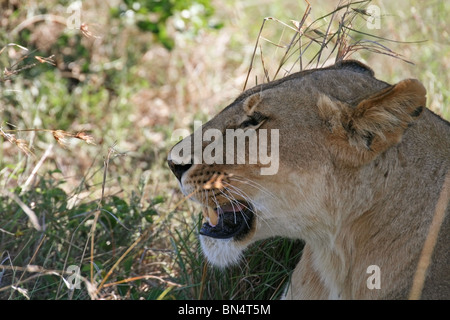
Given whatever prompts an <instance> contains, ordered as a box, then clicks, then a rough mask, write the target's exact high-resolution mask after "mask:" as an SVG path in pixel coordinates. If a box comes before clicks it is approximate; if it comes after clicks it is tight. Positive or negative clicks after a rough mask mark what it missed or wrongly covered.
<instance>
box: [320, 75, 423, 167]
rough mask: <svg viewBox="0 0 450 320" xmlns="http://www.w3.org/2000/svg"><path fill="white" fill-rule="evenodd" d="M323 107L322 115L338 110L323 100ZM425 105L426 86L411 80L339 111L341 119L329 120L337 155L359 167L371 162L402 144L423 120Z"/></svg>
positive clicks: (336, 106) (321, 109)
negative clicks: (333, 109)
mask: <svg viewBox="0 0 450 320" xmlns="http://www.w3.org/2000/svg"><path fill="white" fill-rule="evenodd" d="M320 101H321V100H320V99H319V102H320ZM330 103H331V104H330ZM322 104H323V105H324V106H325V107H324V106H322V107H320V106H319V114H320V115H322V114H324V113H325V114H330V110H331V109H332V107H331V106H333V105H334V108H338V105H336V104H333V102H331V101H329V102H328V101H324V100H323V99H322ZM425 105H426V90H425V88H424V86H423V85H422V84H421V83H420V82H419V81H417V80H413V79H408V80H403V81H401V82H399V83H398V84H396V85H393V86H389V87H388V88H385V89H383V90H381V91H379V92H377V93H376V94H374V95H372V96H370V97H369V98H367V99H364V100H362V101H361V102H359V103H358V105H357V106H356V107H354V108H352V107H350V106H347V107H344V108H342V107H340V108H338V109H339V112H337V114H338V120H337V119H336V112H335V113H334V114H335V116H334V117H328V119H327V123H328V124H329V125H331V127H332V131H333V134H332V141H333V144H334V145H335V148H337V149H338V150H336V151H335V153H336V155H337V156H338V157H339V158H341V159H343V160H344V159H345V160H347V162H348V163H349V164H351V165H356V166H358V165H362V164H364V163H366V162H369V161H371V160H372V159H373V158H375V156H377V155H378V154H380V153H382V152H384V151H386V150H387V149H388V148H390V147H391V146H393V145H395V144H397V143H399V142H400V141H401V139H402V136H403V133H404V131H405V130H406V128H408V126H410V125H411V124H412V122H413V121H415V120H416V119H417V118H419V117H420V115H421V114H422V112H423V110H424V108H425ZM324 110H325V111H324ZM322 118H323V116H322ZM330 119H332V120H330ZM337 121H339V126H337V123H336V122H337Z"/></svg>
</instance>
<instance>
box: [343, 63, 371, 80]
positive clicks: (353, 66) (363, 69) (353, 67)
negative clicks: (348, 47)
mask: <svg viewBox="0 0 450 320" xmlns="http://www.w3.org/2000/svg"><path fill="white" fill-rule="evenodd" d="M334 68H335V69H345V70H350V71H354V72H358V73H363V74H367V75H368V76H371V77H373V76H375V73H374V72H373V70H372V69H371V68H369V67H368V66H366V65H365V64H363V63H361V62H359V61H356V60H341V61H339V62H337V63H336V64H335V65H334Z"/></svg>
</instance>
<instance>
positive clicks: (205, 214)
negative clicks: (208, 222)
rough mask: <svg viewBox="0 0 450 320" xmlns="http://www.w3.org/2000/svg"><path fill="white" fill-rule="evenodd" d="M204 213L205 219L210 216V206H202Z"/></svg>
mask: <svg viewBox="0 0 450 320" xmlns="http://www.w3.org/2000/svg"><path fill="white" fill-rule="evenodd" d="M202 214H203V217H204V218H205V219H208V217H209V215H208V208H206V207H203V208H202Z"/></svg>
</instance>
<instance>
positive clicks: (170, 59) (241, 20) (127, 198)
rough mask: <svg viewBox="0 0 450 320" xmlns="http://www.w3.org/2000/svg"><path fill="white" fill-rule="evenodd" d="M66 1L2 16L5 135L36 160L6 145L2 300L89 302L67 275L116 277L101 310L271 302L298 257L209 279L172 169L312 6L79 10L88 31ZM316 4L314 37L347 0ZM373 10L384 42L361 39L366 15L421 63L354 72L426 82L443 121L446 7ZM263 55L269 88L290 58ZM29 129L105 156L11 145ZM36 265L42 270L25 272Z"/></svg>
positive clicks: (126, 5)
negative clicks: (184, 140)
mask: <svg viewBox="0 0 450 320" xmlns="http://www.w3.org/2000/svg"><path fill="white" fill-rule="evenodd" d="M73 3H74V1H66V0H46V1H37V0H27V1H17V0H7V1H3V2H1V4H0V50H2V51H1V53H0V128H1V129H2V130H4V132H5V133H6V132H8V134H14V139H16V141H17V140H20V141H21V143H25V144H26V145H27V146H29V148H30V150H31V151H32V152H33V155H26V154H25V153H24V152H23V151H22V149H21V148H19V147H18V146H17V145H15V144H14V143H10V142H9V141H8V139H6V138H5V137H4V136H3V138H2V139H3V143H2V148H0V191H1V192H0V298H9V299H25V298H30V299H39V298H40V299H88V298H90V297H91V296H90V294H92V292H90V291H89V290H88V287H87V286H86V284H85V282H83V283H82V290H70V289H68V288H67V287H66V286H65V285H64V281H63V280H62V279H61V276H57V275H55V274H51V272H50V271H55V273H56V274H59V275H64V276H67V275H66V274H65V273H64V272H65V270H67V267H68V266H70V265H76V266H78V267H79V268H80V270H81V275H82V276H83V277H84V279H86V280H87V281H89V282H91V283H93V284H95V285H97V286H99V285H100V283H101V282H102V280H103V279H105V277H106V275H107V273H108V272H109V271H110V270H112V274H111V276H110V277H109V279H108V281H107V284H108V285H107V286H103V287H102V288H101V290H100V292H99V295H100V297H102V298H111V299H113V298H119V299H139V298H144V299H156V298H161V299H162V298H164V299H177V298H188V299H197V298H202V299H219V298H225V299H231V298H233V299H246V298H256V299H270V298H278V297H279V296H280V294H281V292H282V291H283V285H284V284H285V283H286V281H287V280H288V278H289V274H290V271H291V270H292V268H293V266H294V265H295V263H296V261H298V258H299V252H300V248H301V243H299V242H294V241H289V240H284V239H270V240H266V241H263V242H260V243H258V244H256V245H255V246H253V247H252V248H251V249H250V250H249V252H248V253H247V255H246V257H245V259H244V263H243V266H239V267H235V268H231V269H230V270H227V271H218V270H215V269H214V268H212V267H210V266H208V265H206V264H205V262H204V259H203V257H202V254H201V252H200V251H199V249H198V243H197V239H196V235H197V233H198V228H199V226H200V219H201V215H200V210H199V208H198V207H196V206H195V205H194V204H193V203H190V202H189V201H185V199H184V198H183V196H182V195H181V194H180V192H179V189H178V186H177V182H176V181H175V180H176V179H174V177H173V176H172V174H171V173H170V172H169V170H168V168H167V166H166V155H167V151H168V150H169V148H170V147H171V146H172V145H173V143H174V141H171V133H172V132H173V130H174V129H176V128H188V129H192V123H193V120H194V119H202V120H207V119H208V118H210V117H211V116H212V115H214V114H215V113H216V112H217V111H218V110H220V109H221V108H223V107H224V106H225V105H227V103H229V102H230V101H231V100H232V99H233V98H234V97H235V96H237V95H238V94H239V93H240V92H241V90H242V88H243V85H244V82H245V79H246V76H247V72H248V68H249V65H250V60H251V59H252V56H253V49H254V45H255V42H256V39H257V36H258V34H259V32H260V28H261V24H262V22H263V18H265V17H268V16H272V17H275V18H277V19H278V20H280V21H283V22H285V23H286V24H289V23H291V20H295V21H300V20H301V19H302V17H303V14H304V10H305V8H306V3H305V2H302V1H283V2H273V1H263V2H261V1H256V0H254V1H240V0H229V1H221V2H219V1H214V0H160V1H153V0H148V1H147V0H136V1H132V0H116V1H111V2H109V1H100V0H95V1H83V2H79V4H81V7H80V8H81V11H80V13H81V21H80V22H81V23H82V24H81V25H80V26H79V27H78V28H69V27H68V26H67V24H66V22H67V19H69V17H70V15H71V14H72V13H71V12H68V11H67V9H68V7H69V6H70V5H72V4H73ZM310 3H311V7H312V13H311V16H310V17H309V18H308V19H309V23H311V22H312V21H314V20H315V19H318V18H320V17H323V16H324V15H326V14H328V13H330V12H332V11H333V10H334V8H335V6H336V5H337V3H338V1H310ZM372 3H374V4H376V5H378V6H379V7H380V9H381V13H382V17H381V28H380V29H379V30H370V29H368V28H367V26H366V22H367V21H366V20H365V19H364V16H362V17H361V18H360V19H359V20H355V25H354V28H356V29H358V30H361V31H363V32H366V33H370V34H376V36H377V37H382V38H386V39H392V40H395V42H392V41H380V40H379V38H371V40H373V41H380V42H381V43H382V44H383V45H386V46H387V47H389V48H390V49H392V50H393V51H394V52H397V53H401V54H402V57H403V58H404V59H405V60H408V61H411V62H413V63H414V64H407V63H405V62H403V61H402V60H399V59H395V58H392V57H388V56H385V55H380V54H375V53H373V52H372V53H371V52H368V51H364V50H362V51H358V52H356V53H355V54H354V55H353V56H352V58H356V59H361V60H363V61H365V62H366V63H367V64H369V65H370V66H372V68H373V69H374V70H375V72H376V76H377V77H378V78H380V79H383V80H385V81H388V82H396V81H399V80H401V79H404V78H407V77H414V78H418V79H420V80H421V81H422V82H423V83H424V85H425V87H426V88H427V90H428V106H429V108H431V109H432V110H434V111H435V112H437V113H439V114H441V115H442V116H444V117H446V118H447V119H450V108H449V107H448V106H449V104H450V92H449V90H450V89H449V88H448V83H449V80H450V79H449V73H448V72H447V70H448V69H449V67H450V43H449V40H448V39H449V35H448V30H447V25H448V23H447V18H446V17H447V16H448V14H450V3H449V2H446V1H434V2H431V3H423V2H420V1H404V0H402V1H399V2H395V3H394V2H388V1H373V2H372ZM330 19H331V17H330V16H328V17H327V18H326V19H324V20H320V21H319V22H320V23H319V24H318V25H317V28H318V29H319V27H320V30H323V27H324V26H326V25H327V23H328V22H329V21H330ZM262 36H264V38H266V39H269V40H270V41H272V42H273V43H276V44H279V45H280V46H281V45H286V44H288V43H289V41H290V40H291V39H292V33H290V29H289V28H287V27H286V26H285V25H282V24H281V23H278V22H276V21H275V20H271V21H269V22H268V23H267V25H266V27H265V29H264V30H263V33H262ZM353 36H354V38H353V40H354V41H356V40H358V39H360V38H361V35H357V34H354V35H353ZM422 40H426V42H421V41H422ZM261 50H262V51H263V52H264V54H263V59H264V64H265V68H267V69H268V70H270V71H271V72H272V73H271V74H273V70H276V68H277V67H278V65H279V62H280V59H281V57H282V56H283V53H284V50H283V49H282V48H280V47H279V46H274V45H273V44H272V43H270V42H268V41H262V42H261ZM313 55H314V50H312V53H311V55H310V56H308V55H305V59H307V58H309V59H311V58H312V56H313ZM261 60H262V59H261V54H260V52H257V56H256V58H255V65H254V69H253V70H252V75H251V77H250V82H249V85H248V87H249V86H251V85H253V84H255V83H256V82H257V81H259V82H261V81H262V79H264V77H265V76H264V70H263V67H262V64H261ZM322 62H326V57H323V60H322ZM293 65H294V69H293V70H294V71H295V63H294V64H293ZM286 68H288V67H286ZM289 68H290V67H289ZM32 128H40V129H46V130H64V131H65V132H71V133H78V132H86V133H87V134H89V135H91V136H93V137H94V139H95V143H96V144H95V145H88V144H86V143H85V142H83V141H80V140H79V139H78V140H77V139H70V138H68V139H67V141H66V144H65V146H63V147H62V146H59V145H58V144H57V142H56V141H55V138H54V136H53V134H52V132H54V131H14V130H21V129H32ZM8 130H10V131H8ZM11 130H12V131H11ZM53 146H54V147H53ZM109 155H111V157H109ZM11 194H13V195H15V196H14V197H11ZM17 200H19V201H17ZM21 203H22V204H24V205H25V206H26V207H27V208H29V209H30V210H31V211H33V212H34V213H35V215H36V216H37V218H38V221H39V223H40V225H41V226H42V227H43V230H41V231H39V230H36V229H35V228H34V227H33V225H32V224H31V223H30V220H29V217H28V216H27V214H26V213H25V211H24V208H23V206H22V205H21ZM96 217H97V218H98V219H97V218H96ZM93 225H94V226H95V228H94V229H93V228H92V226H93ZM92 230H94V231H95V232H94V233H92ZM140 237H143V238H142V239H141V238H140ZM136 241H137V242H136ZM134 243H136V245H135V246H133V244H134ZM130 248H131V249H132V250H131V251H130V252H127V251H128V249H130ZM119 259H120V260H119ZM118 261H119V262H120V263H119V264H118V265H116V263H117V262H118ZM27 265H36V266H40V267H41V268H42V269H39V270H38V271H36V270H34V271H33V270H31V271H30V270H28V271H26V270H25V271H24V268H26V266H27ZM20 268H22V269H20ZM91 270H94V272H93V274H91ZM13 286H14V287H13ZM18 288H20V290H19V289H18Z"/></svg>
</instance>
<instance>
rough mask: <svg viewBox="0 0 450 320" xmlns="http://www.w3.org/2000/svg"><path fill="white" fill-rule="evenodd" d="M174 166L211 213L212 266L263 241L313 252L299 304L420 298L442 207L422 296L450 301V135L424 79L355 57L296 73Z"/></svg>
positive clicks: (222, 120)
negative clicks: (383, 76)
mask: <svg viewBox="0 0 450 320" xmlns="http://www.w3.org/2000/svg"><path fill="white" fill-rule="evenodd" d="M233 130H234V131H233ZM238 130H241V131H239V132H241V134H242V135H244V138H245V139H244V141H247V142H248V143H247V144H245V145H244V146H241V147H237V148H234V149H233V152H234V153H235V154H231V156H230V150H229V148H230V146H231V144H229V140H232V139H228V140H227V141H226V139H225V136H226V135H227V134H228V133H229V132H232V131H233V132H237V131H238ZM212 133H213V134H212ZM213 136H214V139H212V138H211V137H213ZM222 136H223V139H222ZM196 137H201V138H203V139H202V141H201V143H200V144H198V143H197V145H194V144H195V143H192V142H193V141H194V140H195V139H196ZM234 138H236V137H234ZM234 138H233V140H234ZM275 138H277V139H275ZM261 141H262V142H261ZM213 142H214V143H213ZM252 143H253V145H254V144H256V147H255V146H252ZM181 146H184V147H181ZM186 146H187V147H186ZM180 150H181V151H180ZM261 150H264V151H266V154H265V155H266V156H267V155H269V154H270V155H271V158H270V159H271V160H272V161H271V162H272V163H268V161H267V157H266V158H264V157H263V155H264V153H261ZM199 152H200V153H199ZM202 152H203V153H202ZM198 154H200V155H203V157H204V156H205V154H207V155H209V159H208V161H206V160H205V158H203V159H202V158H201V159H198ZM255 154H256V156H255ZM220 156H222V157H220ZM196 157H197V158H196ZM211 158H213V160H217V161H210V160H211ZM223 159H226V160H227V161H223ZM220 160H222V161H220ZM263 160H264V161H263ZM168 163H169V166H170V168H171V169H172V171H173V172H174V174H175V175H176V177H177V178H178V180H179V182H180V186H181V190H182V192H183V193H184V194H185V195H188V196H190V198H191V199H193V200H194V201H196V202H198V203H200V204H201V205H202V206H203V207H204V216H205V218H206V220H207V221H206V222H205V224H204V225H203V227H202V229H201V231H200V241H201V246H202V249H203V251H204V253H205V256H206V257H207V259H208V260H209V261H210V262H211V263H212V264H215V265H217V266H220V267H226V266H228V265H230V264H234V263H237V262H238V261H239V260H240V257H241V255H242V252H243V251H244V250H245V249H246V248H247V247H248V246H249V245H250V244H252V243H254V242H255V241H257V240H260V239H265V238H269V237H273V236H282V237H288V238H293V239H302V240H304V241H305V243H306V245H305V247H304V250H303V254H302V258H301V260H300V262H299V263H298V265H297V266H296V268H295V270H294V271H293V273H292V277H291V281H290V283H289V285H288V287H287V290H286V293H285V296H284V297H285V298H287V299H393V298H395V299H404V298H408V294H409V292H410V290H411V287H412V283H413V279H414V275H415V273H416V270H417V268H418V261H419V259H420V256H421V253H422V251H423V247H424V243H425V240H426V238H427V235H428V234H429V230H430V225H431V224H432V221H433V218H434V216H435V212H436V209H437V208H436V207H437V203H438V201H440V203H441V207H442V203H443V204H444V208H446V209H444V211H445V213H446V215H445V217H444V220H443V222H442V223H441V224H440V225H438V227H440V231H439V233H438V237H437V241H436V245H434V246H432V249H434V250H433V251H432V254H431V264H430V265H429V267H428V271H427V274H426V279H425V283H424V287H423V290H422V298H427V299H449V298H450V270H449V266H450V246H449V243H450V238H449V237H450V236H449V231H450V222H449V220H450V219H449V217H448V216H449V207H448V206H447V207H445V206H446V205H447V204H448V198H449V191H448V190H450V186H448V187H446V188H444V181H445V177H446V175H448V172H449V171H450V124H449V123H448V122H446V121H445V120H443V119H441V118H440V117H439V116H437V115H436V114H434V113H433V112H432V111H430V110H429V109H427V108H426V90H425V88H424V87H423V85H422V84H421V83H420V82H419V81H417V80H413V79H407V80H403V81H400V82H399V83H397V84H395V85H390V84H388V83H386V82H383V81H380V80H377V79H376V78H375V77H374V72H373V71H372V70H371V69H370V68H369V67H367V66H365V65H363V64H362V63H359V62H357V61H353V60H348V61H342V62H340V63H337V64H335V65H333V66H331V67H327V68H322V69H315V70H307V71H302V72H299V73H295V74H292V75H289V76H287V77H285V78H283V79H280V80H277V81H273V82H270V83H267V84H262V85H259V86H256V87H254V88H252V89H249V90H247V91H245V92H244V93H242V94H241V95H240V96H239V97H238V98H237V99H236V100H235V101H234V102H233V103H231V104H230V105H229V106H228V107H226V108H225V109H224V110H222V111H221V112H220V113H219V114H218V115H216V116H215V117H214V118H213V119H212V120H210V121H209V122H207V123H206V124H204V125H203V126H202V127H201V128H200V129H198V130H197V131H196V132H194V133H193V134H192V135H191V136H189V137H187V138H185V139H184V140H182V141H181V142H180V143H179V144H177V145H176V146H174V148H173V149H172V151H171V152H170V153H169V157H168ZM274 163H276V165H274ZM270 166H272V168H273V169H275V172H272V173H270V174H267V172H266V174H263V173H264V171H263V170H264V169H268V167H270ZM272 171H273V170H272ZM448 181H450V179H447V182H448ZM438 230H439V229H438ZM425 251H426V250H425ZM425 253H426V252H425ZM429 253H430V252H428V254H429ZM371 270H374V272H376V273H377V274H372V273H371V272H372V271H371ZM372 275H373V276H375V277H374V278H371V276H372ZM371 281H375V282H376V283H371Z"/></svg>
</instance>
